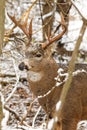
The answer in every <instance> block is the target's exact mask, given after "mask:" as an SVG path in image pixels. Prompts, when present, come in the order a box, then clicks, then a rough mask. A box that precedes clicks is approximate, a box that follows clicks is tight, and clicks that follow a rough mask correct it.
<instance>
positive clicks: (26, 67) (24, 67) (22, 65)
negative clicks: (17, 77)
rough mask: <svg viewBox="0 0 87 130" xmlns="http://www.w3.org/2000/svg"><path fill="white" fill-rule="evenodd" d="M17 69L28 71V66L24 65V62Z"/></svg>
mask: <svg viewBox="0 0 87 130" xmlns="http://www.w3.org/2000/svg"><path fill="white" fill-rule="evenodd" d="M18 68H19V69H20V70H21V71H23V70H29V67H28V65H26V64H25V63H24V62H21V63H20V64H19V66H18Z"/></svg>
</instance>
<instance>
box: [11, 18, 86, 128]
mask: <svg viewBox="0 0 87 130" xmlns="http://www.w3.org/2000/svg"><path fill="white" fill-rule="evenodd" d="M9 17H10V18H11V19H12V20H13V22H14V23H15V24H16V25H17V26H19V27H20V28H21V26H22V28H21V29H22V30H23V31H24V32H25V30H26V28H25V26H23V25H21V23H20V22H17V21H16V20H15V18H14V17H11V16H9ZM65 31H66V26H65V25H64V26H63V31H62V32H61V33H60V34H59V35H58V36H55V37H53V38H49V40H48V41H47V42H45V43H43V44H34V43H33V44H30V46H29V48H28V49H27V51H26V52H25V55H26V57H27V59H28V65H29V68H28V69H29V70H28V81H29V84H30V89H31V91H32V92H33V93H34V95H35V96H36V97H38V100H39V103H40V105H41V106H42V107H43V108H44V110H45V111H46V112H47V114H48V115H52V114H53V113H54V112H55V107H56V103H57V102H58V101H59V98H60V94H61V91H62V88H63V85H64V83H65V81H66V76H67V70H68V67H67V66H65V65H61V64H57V63H56V62H55V60H54V59H53V57H52V55H51V54H50V53H48V45H50V44H51V43H53V42H54V41H55V40H59V39H60V38H61V37H62V35H63V34H64V33H65ZM28 33H29V32H27V36H28ZM19 68H20V69H21V70H22V69H24V68H27V67H26V66H25V64H24V62H22V63H21V64H20V65H19ZM57 71H58V72H57ZM58 74H59V75H58ZM55 77H58V78H57V81H56V80H55ZM83 119H85V120H86V119H87V65H85V64H76V66H75V72H73V80H72V83H71V87H70V89H69V91H68V94H67V97H66V100H65V104H64V106H63V109H62V115H61V121H60V123H61V124H62V128H61V130H76V128H77V123H78V122H79V121H80V120H83ZM58 130H59V128H58Z"/></svg>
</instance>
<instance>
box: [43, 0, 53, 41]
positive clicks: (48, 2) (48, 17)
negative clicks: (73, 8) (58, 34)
mask: <svg viewBox="0 0 87 130" xmlns="http://www.w3.org/2000/svg"><path fill="white" fill-rule="evenodd" d="M43 2H44V4H43V7H42V10H43V13H42V16H43V17H42V25H43V41H44V40H46V37H47V36H48V33H49V32H48V30H49V28H50V34H49V35H51V30H52V26H53V21H54V8H55V5H54V0H43Z"/></svg>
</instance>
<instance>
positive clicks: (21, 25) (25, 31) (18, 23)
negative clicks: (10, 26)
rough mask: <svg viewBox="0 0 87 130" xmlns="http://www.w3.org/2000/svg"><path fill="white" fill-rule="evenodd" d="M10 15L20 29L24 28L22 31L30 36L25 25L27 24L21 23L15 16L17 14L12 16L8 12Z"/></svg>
mask: <svg viewBox="0 0 87 130" xmlns="http://www.w3.org/2000/svg"><path fill="white" fill-rule="evenodd" d="M8 16H9V18H10V19H11V20H12V21H13V22H14V23H15V25H16V26H18V27H19V28H20V29H22V31H23V32H24V33H25V34H26V36H27V37H28V32H27V29H26V26H25V24H24V23H23V24H21V23H20V20H18V21H17V20H16V18H15V16H11V15H9V14H8Z"/></svg>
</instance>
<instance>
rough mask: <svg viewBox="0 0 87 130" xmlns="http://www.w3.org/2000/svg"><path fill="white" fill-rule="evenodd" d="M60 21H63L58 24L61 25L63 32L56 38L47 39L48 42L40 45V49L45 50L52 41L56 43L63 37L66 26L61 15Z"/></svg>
mask: <svg viewBox="0 0 87 130" xmlns="http://www.w3.org/2000/svg"><path fill="white" fill-rule="evenodd" d="M61 19H63V20H62V21H63V22H61V23H60V24H61V25H62V29H63V31H62V32H61V33H60V34H58V35H57V36H54V37H52V38H51V37H50V38H49V39H48V41H46V42H44V43H42V48H43V49H46V48H47V47H48V46H49V45H50V44H52V43H53V42H54V41H57V40H59V39H61V37H62V36H63V35H64V33H65V32H66V30H67V27H66V24H65V21H64V17H63V14H61Z"/></svg>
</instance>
